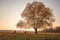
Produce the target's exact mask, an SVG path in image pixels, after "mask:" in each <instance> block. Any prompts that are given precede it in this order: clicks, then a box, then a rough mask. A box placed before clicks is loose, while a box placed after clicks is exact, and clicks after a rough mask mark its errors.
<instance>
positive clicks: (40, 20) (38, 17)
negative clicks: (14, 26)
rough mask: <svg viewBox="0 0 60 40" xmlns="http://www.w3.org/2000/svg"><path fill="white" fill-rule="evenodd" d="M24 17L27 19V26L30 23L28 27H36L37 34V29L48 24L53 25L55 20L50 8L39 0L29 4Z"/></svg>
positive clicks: (23, 14)
mask: <svg viewBox="0 0 60 40" xmlns="http://www.w3.org/2000/svg"><path fill="white" fill-rule="evenodd" d="M22 17H23V18H24V20H25V27H27V25H28V27H32V28H34V30H35V34H37V29H39V28H42V27H44V28H45V27H46V26H48V27H51V26H53V22H54V17H53V14H52V12H51V10H50V8H48V7H46V6H45V5H44V4H43V3H42V2H37V1H34V2H32V3H28V4H27V6H26V8H25V9H24V11H23V13H22ZM19 25H20V24H19ZM22 26H23V25H22ZM19 27H21V26H19Z"/></svg>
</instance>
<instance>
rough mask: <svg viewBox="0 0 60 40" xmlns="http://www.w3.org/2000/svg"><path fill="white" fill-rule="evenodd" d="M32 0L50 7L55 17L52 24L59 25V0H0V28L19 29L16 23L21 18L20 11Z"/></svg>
mask: <svg viewBox="0 0 60 40" xmlns="http://www.w3.org/2000/svg"><path fill="white" fill-rule="evenodd" d="M33 1H40V2H43V3H44V5H45V6H46V7H49V8H50V9H52V10H53V11H52V13H53V15H54V17H55V22H54V23H53V25H54V27H56V26H60V11H59V10H60V0H0V30H20V29H19V28H17V27H16V24H17V23H18V21H19V20H22V19H23V18H21V13H22V12H23V10H24V8H25V6H26V4H27V3H31V2H33Z"/></svg>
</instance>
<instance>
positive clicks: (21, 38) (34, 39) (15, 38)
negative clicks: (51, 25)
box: [0, 33, 60, 40]
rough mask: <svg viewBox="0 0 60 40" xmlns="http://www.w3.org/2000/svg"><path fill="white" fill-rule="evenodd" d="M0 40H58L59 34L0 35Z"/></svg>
mask: <svg viewBox="0 0 60 40" xmlns="http://www.w3.org/2000/svg"><path fill="white" fill-rule="evenodd" d="M0 40H60V33H40V34H22V33H0Z"/></svg>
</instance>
